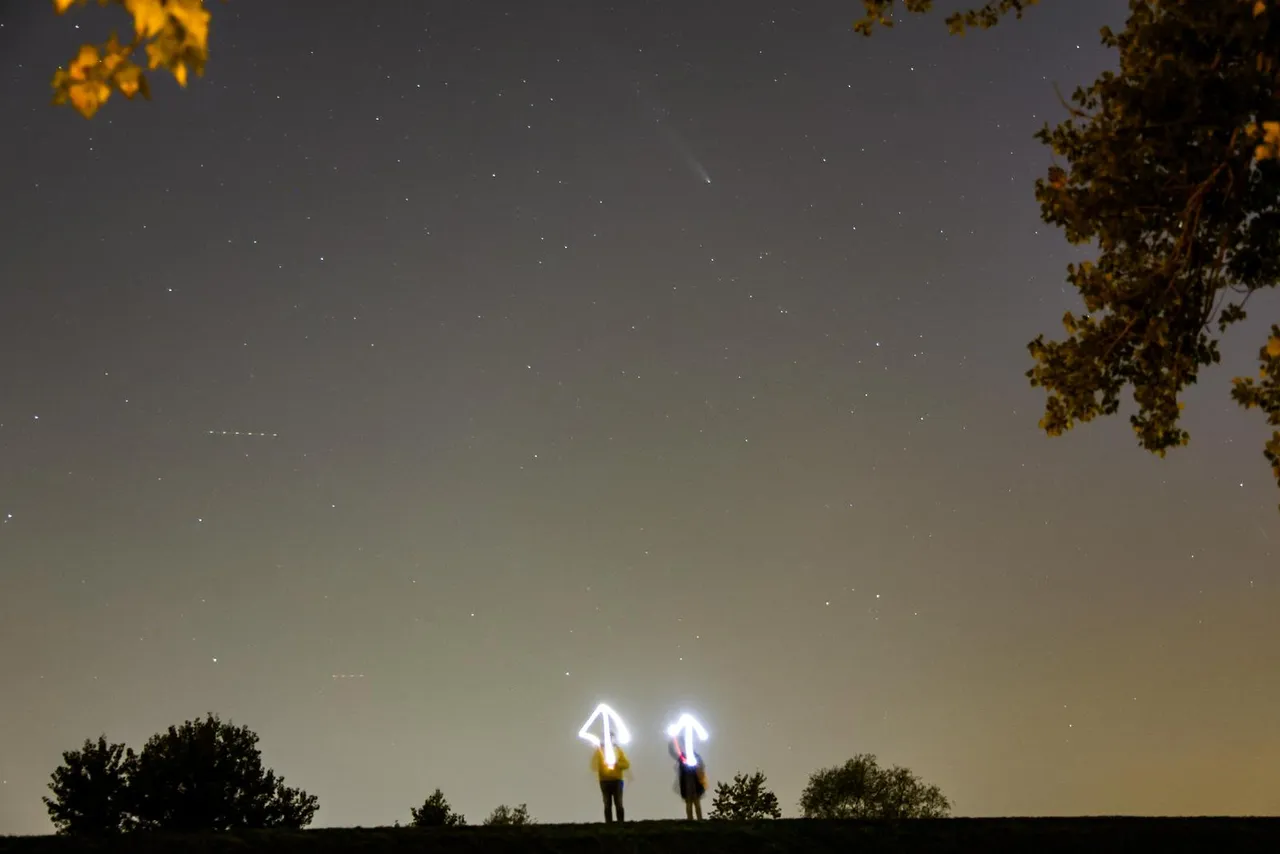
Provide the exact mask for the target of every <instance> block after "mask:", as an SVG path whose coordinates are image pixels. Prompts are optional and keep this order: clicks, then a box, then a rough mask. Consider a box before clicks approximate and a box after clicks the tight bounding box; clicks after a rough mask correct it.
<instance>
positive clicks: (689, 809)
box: [684, 798, 693, 821]
mask: <svg viewBox="0 0 1280 854" xmlns="http://www.w3.org/2000/svg"><path fill="white" fill-rule="evenodd" d="M684 817H685V818H687V819H689V821H693V801H691V800H689V799H688V798H685V799H684Z"/></svg>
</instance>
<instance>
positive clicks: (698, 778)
mask: <svg viewBox="0 0 1280 854" xmlns="http://www.w3.org/2000/svg"><path fill="white" fill-rule="evenodd" d="M668 750H669V752H670V753H671V758H672V759H674V760H675V761H676V791H677V792H679V794H680V799H681V800H683V801H684V814H685V817H686V818H688V819H689V820H690V821H693V820H694V817H695V816H696V817H697V820H698V821H701V820H702V796H703V795H705V794H706V792H707V767H706V764H705V763H703V761H702V756H701V755H699V753H698V752H697V751H696V750H695V751H694V752H693V761H692V763H690V762H689V761H688V757H686V756H685V753H684V750H682V749H681V747H680V741H679V739H675V738H673V739H672V740H671V747H670V748H669V749H668Z"/></svg>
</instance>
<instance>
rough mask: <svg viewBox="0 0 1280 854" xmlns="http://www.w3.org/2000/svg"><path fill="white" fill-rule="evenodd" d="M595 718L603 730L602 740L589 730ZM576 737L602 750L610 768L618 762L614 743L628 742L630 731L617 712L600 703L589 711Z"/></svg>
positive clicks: (606, 763) (605, 761)
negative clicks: (598, 720) (592, 710)
mask: <svg viewBox="0 0 1280 854" xmlns="http://www.w3.org/2000/svg"><path fill="white" fill-rule="evenodd" d="M596 718H599V719H600V723H601V729H602V730H603V732H604V738H603V740H602V739H601V737H600V736H597V735H596V734H595V733H593V732H590V729H591V725H592V724H593V723H595V722H596ZM578 738H580V739H582V740H583V741H588V742H590V743H591V744H593V745H595V746H596V747H598V748H600V749H601V750H603V752H604V764H605V767H606V768H612V767H613V766H614V765H615V764H617V762H618V754H617V753H616V752H615V751H614V749H613V746H614V744H628V743H630V741H631V732H630V730H628V729H627V725H626V724H625V723H623V722H622V718H621V717H619V716H618V713H617V712H615V711H614V710H613V709H611V708H609V707H608V706H607V705H606V704H604V703H601V704H600V705H598V706H596V710H595V711H594V712H592V713H591V717H589V718H587V722H586V723H585V724H583V725H582V729H580V730H578Z"/></svg>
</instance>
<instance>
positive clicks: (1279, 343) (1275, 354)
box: [1267, 338, 1280, 359]
mask: <svg viewBox="0 0 1280 854" xmlns="http://www.w3.org/2000/svg"><path fill="white" fill-rule="evenodd" d="M1267 355H1268V356H1270V357H1271V358H1273V359H1280V338H1272V339H1271V340H1270V341H1268V342H1267Z"/></svg>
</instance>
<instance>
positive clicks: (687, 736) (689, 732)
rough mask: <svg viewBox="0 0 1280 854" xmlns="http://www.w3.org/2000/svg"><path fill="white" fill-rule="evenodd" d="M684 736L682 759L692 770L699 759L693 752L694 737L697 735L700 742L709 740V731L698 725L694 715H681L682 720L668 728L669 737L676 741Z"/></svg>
mask: <svg viewBox="0 0 1280 854" xmlns="http://www.w3.org/2000/svg"><path fill="white" fill-rule="evenodd" d="M682 734H683V735H684V749H683V750H681V751H680V759H681V761H682V762H684V764H685V765H688V766H689V767H690V768H692V767H694V766H695V765H697V764H698V759H697V757H696V756H695V755H694V752H693V737H694V736H695V735H696V736H697V737H698V740H699V741H706V740H707V731H706V729H705V728H704V727H703V726H702V724H700V723H698V719H697V718H695V717H694V716H693V715H688V714H685V715H681V716H680V720H678V721H676V722H675V723H673V724H672V725H671V726H669V727H667V737H668V738H671V739H674V740H676V741H677V742H678V741H679V739H680V736H681V735H682Z"/></svg>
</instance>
